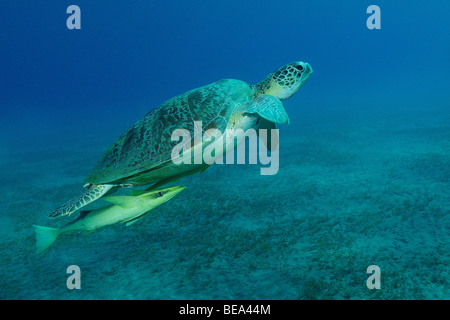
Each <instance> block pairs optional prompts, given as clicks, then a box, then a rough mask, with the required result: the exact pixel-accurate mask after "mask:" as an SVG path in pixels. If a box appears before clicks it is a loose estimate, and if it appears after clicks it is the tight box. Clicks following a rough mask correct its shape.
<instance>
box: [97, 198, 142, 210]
mask: <svg viewBox="0 0 450 320" xmlns="http://www.w3.org/2000/svg"><path fill="white" fill-rule="evenodd" d="M102 199H103V200H105V201H108V202H111V203H112V204H115V205H116V206H119V207H121V208H124V209H130V208H133V207H134V205H135V200H136V199H135V197H130V196H111V197H106V198H102Z"/></svg>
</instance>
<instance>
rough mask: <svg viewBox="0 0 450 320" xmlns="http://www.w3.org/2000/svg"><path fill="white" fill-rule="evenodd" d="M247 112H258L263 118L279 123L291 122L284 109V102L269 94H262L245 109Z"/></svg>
mask: <svg viewBox="0 0 450 320" xmlns="http://www.w3.org/2000/svg"><path fill="white" fill-rule="evenodd" d="M245 113H247V114H252V113H256V114H258V115H259V116H260V117H261V118H264V119H266V120H269V121H271V122H273V123H278V124H284V123H287V124H289V116H288V115H287V113H286V110H284V107H283V103H282V102H281V101H280V100H279V99H277V98H275V97H273V96H270V95H268V94H263V95H260V96H259V97H258V98H256V99H255V100H254V101H253V102H252V103H251V104H250V105H249V106H248V108H247V109H246V110H245Z"/></svg>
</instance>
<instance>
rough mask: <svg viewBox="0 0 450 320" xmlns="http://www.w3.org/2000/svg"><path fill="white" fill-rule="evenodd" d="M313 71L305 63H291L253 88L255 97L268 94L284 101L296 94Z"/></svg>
mask: <svg viewBox="0 0 450 320" xmlns="http://www.w3.org/2000/svg"><path fill="white" fill-rule="evenodd" d="M312 73H313V70H312V68H311V66H310V65H309V64H308V63H306V62H301V61H297V62H292V63H289V64H287V65H285V66H283V67H281V68H280V69H278V70H277V71H275V72H273V73H271V74H269V75H268V76H267V77H266V78H265V79H264V80H263V81H261V82H260V83H258V84H257V85H255V86H253V88H254V90H255V93H256V95H261V94H269V95H271V96H274V97H275V98H278V99H280V100H284V99H287V98H289V97H290V96H292V95H293V94H294V93H296V92H297V91H298V90H299V89H300V88H301V87H302V86H303V85H304V84H305V82H306V80H308V79H309V77H310V76H311V74H312Z"/></svg>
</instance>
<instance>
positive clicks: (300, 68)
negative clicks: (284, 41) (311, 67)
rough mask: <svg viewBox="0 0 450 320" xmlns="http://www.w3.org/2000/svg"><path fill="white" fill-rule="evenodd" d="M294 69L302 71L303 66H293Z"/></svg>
mask: <svg viewBox="0 0 450 320" xmlns="http://www.w3.org/2000/svg"><path fill="white" fill-rule="evenodd" d="M294 68H295V69H297V70H298V71H303V66H302V65H301V64H298V65H296V66H294Z"/></svg>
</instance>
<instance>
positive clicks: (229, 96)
mask: <svg viewBox="0 0 450 320" xmlns="http://www.w3.org/2000/svg"><path fill="white" fill-rule="evenodd" d="M252 97H253V91H252V89H251V88H250V86H249V85H248V84H246V83H245V82H243V81H240V80H232V79H225V80H220V81H217V82H214V83H212V84H209V85H206V86H204V87H200V88H197V89H194V90H191V91H188V92H186V93H183V94H181V95H178V96H176V97H174V98H172V99H169V100H167V101H166V102H164V103H163V104H161V105H160V106H158V107H157V108H155V109H153V110H152V111H150V112H149V113H148V114H147V115H146V116H145V117H144V118H142V119H141V120H139V121H138V122H136V123H135V124H134V125H133V126H132V127H131V128H130V129H128V131H126V132H125V133H124V134H123V135H122V136H121V137H120V138H119V139H118V140H116V141H115V142H114V143H113V144H112V145H111V146H110V147H109V149H108V150H107V151H106V152H105V153H104V154H103V156H102V157H101V158H100V160H99V161H98V162H97V164H96V165H95V167H94V169H93V170H92V171H91V173H90V174H89V176H88V177H87V178H86V179H85V181H86V182H89V183H93V184H105V183H115V182H118V181H120V183H126V182H127V177H131V176H136V175H139V174H140V173H142V172H146V173H148V172H149V171H150V170H152V169H154V168H155V167H159V166H160V165H161V164H163V163H166V162H167V161H171V152H172V149H173V148H174V147H175V146H176V145H177V144H178V143H179V142H178V141H172V140H171V136H172V133H173V132H174V130H176V129H185V130H188V131H189V132H190V134H191V137H192V139H193V136H194V121H202V129H203V131H205V130H208V129H210V128H216V129H219V130H221V131H222V132H223V131H224V130H225V129H226V127H227V125H228V121H229V119H230V116H231V114H233V113H236V112H241V111H242V110H243V109H245V107H246V106H247V105H248V103H249V102H250V101H251V100H252Z"/></svg>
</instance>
